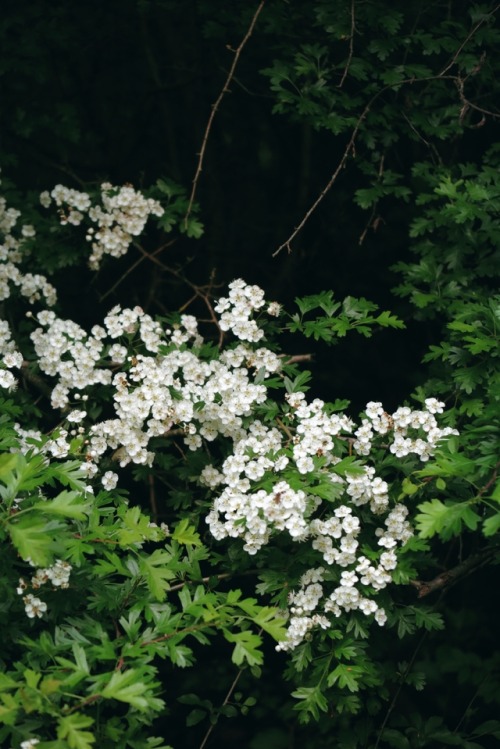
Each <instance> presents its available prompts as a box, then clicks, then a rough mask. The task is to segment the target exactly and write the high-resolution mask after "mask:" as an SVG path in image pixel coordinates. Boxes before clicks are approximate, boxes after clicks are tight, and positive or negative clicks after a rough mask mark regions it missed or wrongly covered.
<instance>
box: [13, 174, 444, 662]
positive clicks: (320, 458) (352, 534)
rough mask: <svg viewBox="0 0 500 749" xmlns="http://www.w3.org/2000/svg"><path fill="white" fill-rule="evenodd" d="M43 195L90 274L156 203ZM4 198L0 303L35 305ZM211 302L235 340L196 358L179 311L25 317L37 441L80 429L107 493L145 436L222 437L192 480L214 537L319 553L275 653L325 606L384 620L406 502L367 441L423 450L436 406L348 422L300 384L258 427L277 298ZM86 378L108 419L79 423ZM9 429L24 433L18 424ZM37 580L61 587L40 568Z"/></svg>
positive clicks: (43, 285) (87, 465)
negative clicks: (84, 324)
mask: <svg viewBox="0 0 500 749" xmlns="http://www.w3.org/2000/svg"><path fill="white" fill-rule="evenodd" d="M52 200H53V201H54V202H55V203H56V205H57V206H59V207H60V208H61V221H62V222H64V223H72V224H75V225H78V224H80V223H81V222H82V220H83V218H84V214H87V215H88V217H89V218H90V220H91V222H93V223H95V224H97V227H98V229H97V230H96V231H94V230H93V229H92V228H91V229H89V231H88V234H87V239H88V240H90V241H92V255H91V258H90V265H91V267H93V268H96V267H98V265H99V263H100V261H101V260H102V258H103V256H104V255H105V254H110V255H112V256H114V257H117V256H120V255H122V254H124V253H125V252H126V251H127V249H128V246H129V244H130V242H131V241H132V237H133V236H135V235H138V234H140V233H141V232H142V231H143V229H144V226H145V223H146V221H147V218H148V216H149V215H151V214H153V215H156V216H158V215H161V212H162V208H161V206H160V205H159V204H158V203H157V202H156V201H153V200H151V199H145V198H144V197H143V196H142V195H141V194H140V193H138V192H136V191H134V190H133V188H131V187H123V188H120V189H118V188H112V187H111V185H107V184H105V185H103V186H102V203H103V204H102V206H97V207H96V206H92V203H91V200H90V197H89V196H88V195H86V194H85V193H80V192H77V191H75V190H69V189H68V188H64V187H62V186H60V185H59V186H58V187H56V188H55V189H54V190H53V191H52V193H51V194H50V195H48V193H47V194H44V195H43V196H42V202H43V204H44V205H45V206H48V205H49V204H50V203H51V201H52ZM2 206H3V217H2V222H1V227H2V232H3V234H4V235H5V239H4V245H3V247H2V265H1V266H0V267H1V272H2V277H1V278H0V284H1V288H2V290H3V291H2V294H3V297H4V298H5V297H7V296H8V293H9V282H10V284H11V285H14V286H17V287H18V288H19V291H20V293H21V294H22V295H23V296H25V297H27V298H28V300H29V301H30V302H34V301H35V300H41V299H43V300H44V301H45V303H46V304H47V306H52V305H53V304H54V302H55V291H54V289H53V288H52V287H51V286H50V284H49V283H48V282H47V281H46V279H44V278H42V277H41V276H31V275H29V274H24V275H23V274H22V272H21V271H20V270H19V268H18V265H17V264H18V263H19V262H20V260H21V259H22V251H21V247H22V237H25V236H31V235H32V234H33V231H32V228H31V227H21V231H20V234H21V236H20V238H19V239H15V238H14V236H13V230H14V229H15V226H16V221H17V219H18V217H19V216H18V214H17V213H16V212H13V211H12V210H10V209H7V208H6V207H5V205H3V204H2ZM214 309H215V312H216V314H217V315H218V325H219V327H220V329H221V330H223V331H224V332H228V333H231V334H232V336H234V338H236V339H237V340H238V341H239V342H238V343H237V344H236V345H230V346H228V347H227V348H225V349H224V350H222V351H220V353H219V355H218V356H217V357H215V358H212V359H209V360H207V359H206V358H204V357H203V356H202V355H201V354H200V351H201V348H202V344H203V339H202V337H201V335H200V333H199V331H198V325H197V320H196V319H195V318H194V317H192V316H190V315H181V316H180V322H179V324H178V325H177V326H176V327H175V328H167V327H164V326H162V325H160V324H159V323H158V322H156V321H155V320H154V319H153V318H152V317H151V316H149V315H148V314H146V313H145V312H144V311H143V310H142V309H141V308H140V307H135V308H133V309H122V308H121V307H119V306H116V307H114V308H113V309H112V310H111V311H110V312H109V313H108V315H107V316H106V317H105V318H104V320H103V324H102V325H95V326H94V327H93V328H92V329H91V330H90V332H89V333H87V332H86V331H85V330H84V329H82V328H81V327H80V326H79V325H77V324H76V323H74V322H72V321H71V320H64V319H61V318H59V317H58V316H57V315H56V314H55V313H54V312H53V311H50V310H48V309H44V310H42V311H40V312H38V313H36V314H33V315H32V320H33V321H34V323H35V325H36V327H35V328H34V330H33V331H32V333H31V341H32V344H33V350H34V352H35V354H36V358H37V363H38V367H39V369H40V371H41V372H42V373H43V374H44V375H46V376H47V377H48V378H49V379H51V380H52V382H53V387H52V393H51V403H52V406H53V408H54V409H63V410H64V412H65V413H64V418H65V422H66V425H65V426H64V428H63V429H60V430H59V432H58V434H57V436H55V437H54V438H53V439H52V440H50V441H49V442H48V443H47V444H46V445H45V448H44V449H45V451H46V452H47V453H48V454H50V455H52V456H53V457H57V458H64V457H66V456H67V455H68V454H69V452H70V443H71V440H72V438H74V437H75V436H76V435H84V436H85V442H84V444H85V455H86V460H85V461H84V462H83V464H82V470H83V471H84V473H85V475H86V476H87V478H88V479H89V481H92V480H100V481H101V483H102V485H103V486H104V487H105V488H106V489H113V488H114V487H115V486H116V484H117V481H118V475H117V474H116V473H115V472H114V471H110V470H103V468H101V466H105V467H106V466H107V465H108V463H109V456H110V455H113V458H114V461H115V462H116V463H117V464H119V465H120V466H121V467H124V466H126V465H127V464H129V463H133V464H146V465H149V466H151V465H152V464H153V463H154V458H155V452H154V448H152V443H154V440H155V438H156V437H161V436H165V435H168V433H169V432H170V431H171V430H172V429H179V428H180V429H181V430H182V433H183V437H182V440H183V442H184V444H185V446H186V447H187V448H189V450H192V451H196V450H201V449H203V445H204V443H211V442H214V441H216V440H218V439H221V440H224V441H225V442H227V443H228V444H229V445H230V451H229V454H228V455H227V457H225V459H224V460H223V462H222V463H221V464H220V465H212V464H210V463H209V464H207V465H206V467H205V468H204V469H203V470H202V472H201V474H200V477H199V481H200V483H201V484H203V485H204V486H206V487H208V488H209V489H210V491H211V493H212V495H215V496H214V499H213V504H212V509H211V510H210V511H209V512H208V514H207V516H206V523H207V524H208V527H209V529H210V532H211V534H212V535H213V537H214V538H215V539H217V540H222V539H242V541H243V548H244V550H245V551H246V552H247V553H248V554H251V555H254V554H257V553H258V552H259V550H260V549H262V547H263V546H265V545H267V544H269V543H271V542H272V539H273V537H275V536H276V535H277V534H279V533H284V534H286V535H287V536H288V537H289V538H290V540H291V541H293V542H296V543H298V544H300V545H301V548H302V547H303V545H304V544H309V545H310V547H311V548H312V549H314V550H315V551H316V552H317V555H318V562H319V565H318V567H315V568H311V569H308V570H306V571H304V573H303V575H302V577H301V579H300V587H299V589H298V590H296V591H293V592H291V593H290V594H289V624H288V634H287V639H286V640H285V641H283V642H281V643H280V644H279V645H278V648H279V649H283V650H289V649H292V648H294V647H296V646H297V645H298V644H299V643H300V642H301V641H302V640H303V638H304V636H305V634H306V633H307V632H308V631H309V630H310V629H311V628H312V627H315V626H319V627H322V628H327V627H329V626H330V622H331V618H332V616H333V617H338V616H339V615H340V614H341V613H342V612H348V611H352V610H359V611H361V612H362V613H363V614H366V615H369V616H371V615H374V617H375V619H376V621H377V622H378V623H379V624H383V623H384V622H385V620H386V614H385V611H384V609H383V608H381V607H379V605H378V604H377V602H376V598H377V593H378V591H380V590H382V589H383V588H385V587H386V586H387V585H388V584H389V583H390V582H391V580H392V575H391V572H392V571H393V570H394V569H395V568H396V567H397V549H398V548H400V547H402V546H404V544H405V543H406V542H407V541H408V539H409V538H410V537H411V536H412V530H411V523H410V521H409V520H408V509H407V507H406V506H405V505H404V504H402V503H399V502H396V503H394V502H393V501H391V499H390V490H389V486H388V483H387V482H386V481H385V480H383V479H382V478H381V477H380V476H378V475H377V473H376V466H374V465H372V461H371V455H372V451H374V450H375V449H380V445H381V444H383V448H384V450H385V451H389V452H390V453H392V454H393V455H394V456H395V457H397V458H400V459H404V458H405V457H406V456H408V455H411V454H413V455H416V456H418V458H419V459H420V460H421V461H426V460H428V459H429V457H430V456H432V454H433V451H434V450H435V448H436V446H437V444H438V443H439V442H440V441H441V440H442V439H444V438H445V437H447V436H448V435H450V434H452V433H455V432H454V430H452V429H450V428H444V429H442V428H440V427H439V425H438V422H437V419H436V414H438V413H440V412H442V410H443V404H442V403H440V402H438V401H437V400H436V399H434V398H428V399H426V401H425V405H424V408H423V410H411V409H410V408H408V407H402V408H399V409H398V410H397V411H396V412H395V413H393V414H392V415H389V414H388V413H386V412H385V411H384V409H383V406H382V404H381V403H376V402H371V403H368V404H367V407H366V409H365V414H364V417H363V418H362V422H361V424H360V425H359V426H357V425H356V424H355V423H354V422H353V421H352V419H351V418H349V417H348V416H347V415H345V414H338V413H329V410H328V407H327V405H326V404H325V403H324V402H323V401H321V400H319V399H315V400H313V401H311V402H308V400H307V398H306V395H305V393H304V392H302V391H300V390H299V391H294V392H289V393H287V394H286V396H285V399H284V401H283V402H282V403H281V404H280V416H279V418H278V417H276V419H275V421H274V423H272V424H268V423H263V422H262V421H261V420H260V418H259V414H260V413H261V411H262V405H263V404H264V403H265V402H266V400H267V399H268V398H269V397H270V391H268V389H267V387H266V379H268V378H269V377H270V376H271V375H275V374H276V373H278V374H279V373H280V371H281V364H282V358H280V357H279V356H278V355H277V354H276V353H275V352H274V351H272V350H271V349H269V348H266V347H265V346H262V345H261V342H262V341H263V340H265V320H266V317H267V316H271V317H276V316H279V314H280V312H281V309H280V306H279V305H278V304H277V303H275V302H271V303H268V302H266V300H265V294H264V291H263V290H262V289H260V288H259V287H257V286H254V285H249V284H247V283H245V282H244V281H243V280H241V279H237V280H235V281H233V282H232V283H230V284H229V294H228V295H227V297H223V298H221V299H219V301H218V303H217V304H216V306H215V308H214ZM1 326H2V327H1V331H2V342H1V353H2V356H3V359H2V369H1V370H0V373H1V374H0V377H1V379H0V384H1V385H2V386H3V387H4V388H7V389H9V388H13V387H15V377H14V374H13V373H12V372H11V370H12V369H15V368H19V367H20V366H21V364H22V355H21V353H20V352H19V351H17V350H16V349H15V346H14V344H13V342H12V338H11V336H10V331H9V328H8V325H7V323H6V322H5V321H2V322H1ZM98 387H108V388H110V389H111V393H112V404H113V410H114V416H113V417H112V418H108V419H105V420H103V421H100V422H97V423H91V422H90V420H89V418H88V412H87V410H86V404H87V401H88V399H89V398H92V393H93V392H95V388H98ZM75 405H77V406H78V407H77V408H75V407H74V406H75ZM19 435H20V437H23V436H24V432H23V429H22V426H21V425H20V426H19ZM346 450H348V451H349V454H350V457H349V458H348V459H347V462H346V459H345V454H346ZM343 456H344V457H343ZM354 458H356V460H353V459H354ZM325 499H326V501H325ZM367 514H369V515H370V516H371V518H370V523H371V525H367V523H366V517H367ZM365 526H366V527H365ZM366 528H370V529H371V531H372V533H371V538H370V540H369V542H367V540H366V539H365V538H364V537H363V536H364V535H365V534H366ZM367 554H368V555H367ZM57 564H64V563H63V562H58V563H57ZM37 575H38V579H39V580H41V579H50V580H51V581H52V584H53V585H54V584H60V583H57V582H54V580H55V579H56V578H55V577H54V575H55V573H53V574H52V573H51V572H50V570H42V571H40V570H38V572H37ZM35 577H36V576H35ZM32 585H33V583H32ZM24 600H25V602H26V612H27V614H28V616H34V615H37V616H41V615H42V613H43V612H44V611H45V609H46V606H45V604H43V603H41V602H40V601H39V599H37V598H34V597H33V596H32V595H30V594H28V595H26V596H25V598H24Z"/></svg>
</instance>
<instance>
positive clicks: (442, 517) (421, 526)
mask: <svg viewBox="0 0 500 749" xmlns="http://www.w3.org/2000/svg"><path fill="white" fill-rule="evenodd" d="M418 509H419V510H420V511H421V512H420V513H419V514H418V515H417V516H416V518H415V522H416V526H417V529H418V532H419V534H420V536H421V537H422V538H432V536H435V535H440V536H441V537H442V538H443V539H444V540H445V541H446V540H448V539H450V538H451V537H452V536H456V535H458V534H459V533H460V532H461V531H462V524H464V525H466V526H467V528H469V529H470V530H476V528H477V525H478V523H479V521H480V517H479V515H478V514H477V513H476V512H475V511H474V510H473V509H472V508H471V506H470V503H469V502H446V503H443V502H441V500H439V499H432V500H430V502H424V503H423V504H421V505H419V508H418Z"/></svg>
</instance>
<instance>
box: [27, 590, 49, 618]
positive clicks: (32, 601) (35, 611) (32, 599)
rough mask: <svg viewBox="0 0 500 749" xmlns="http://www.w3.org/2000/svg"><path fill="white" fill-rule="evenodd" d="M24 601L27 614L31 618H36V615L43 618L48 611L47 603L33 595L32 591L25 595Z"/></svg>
mask: <svg viewBox="0 0 500 749" xmlns="http://www.w3.org/2000/svg"><path fill="white" fill-rule="evenodd" d="M23 601H24V608H25V611H26V614H27V615H28V617H29V618H30V619H34V618H35V616H37V617H38V618H39V619H41V617H42V616H43V615H44V613H45V612H46V611H47V604H46V603H44V601H41V600H40V599H39V598H36V596H33V595H31V593H29V594H28V595H27V596H24V598H23Z"/></svg>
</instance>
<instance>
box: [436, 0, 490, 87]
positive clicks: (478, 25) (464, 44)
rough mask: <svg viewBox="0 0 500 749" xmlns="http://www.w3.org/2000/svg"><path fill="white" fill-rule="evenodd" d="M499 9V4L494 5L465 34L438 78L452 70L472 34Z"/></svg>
mask: <svg viewBox="0 0 500 749" xmlns="http://www.w3.org/2000/svg"><path fill="white" fill-rule="evenodd" d="M499 8H500V3H499V4H498V5H496V6H495V7H494V8H493V10H491V11H490V12H489V13H486V15H484V16H483V17H482V18H481V20H480V21H478V22H477V23H476V25H475V26H474V27H473V28H472V29H471V30H470V32H469V33H468V34H467V36H466V37H465V39H464V40H463V42H462V44H461V45H460V46H459V48H458V49H457V51H456V52H455V54H454V55H453V57H452V58H451V60H450V62H449V63H448V64H447V65H446V67H444V68H443V69H442V71H441V72H440V73H439V75H438V77H439V78H441V77H442V76H444V75H445V73H447V72H448V70H450V68H452V67H453V66H454V64H455V63H456V61H457V60H458V56H459V54H460V52H461V51H462V50H463V48H464V47H465V46H466V45H467V44H468V43H469V42H470V40H471V39H472V37H473V36H474V34H475V33H476V32H477V31H478V30H479V29H480V28H481V26H482V25H483V23H485V22H486V20H487V19H488V18H489V17H490V16H494V15H495V13H496V12H497V10H498V9H499Z"/></svg>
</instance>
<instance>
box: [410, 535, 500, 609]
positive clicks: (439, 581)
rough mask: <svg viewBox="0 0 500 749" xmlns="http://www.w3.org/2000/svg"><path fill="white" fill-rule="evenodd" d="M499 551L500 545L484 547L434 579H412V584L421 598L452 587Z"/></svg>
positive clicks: (486, 562) (489, 560)
mask: <svg viewBox="0 0 500 749" xmlns="http://www.w3.org/2000/svg"><path fill="white" fill-rule="evenodd" d="M498 551H500V548H499V547H498V546H494V547H489V548H487V549H483V550H482V551H480V552H478V553H477V554H472V555H471V556H470V557H469V558H468V559H466V560H465V561H464V562H461V563H460V564H457V566H456V567H453V568H452V569H451V570H445V572H441V574H439V575H438V576H437V577H435V578H434V579H433V580H429V581H428V582H423V581H422V580H410V585H413V587H414V588H416V589H417V591H418V597H419V598H424V597H425V596H428V595H429V594H430V593H434V591H436V590H441V589H442V588H449V587H451V586H452V585H453V584H454V583H456V582H457V581H458V580H459V579H460V578H462V577H465V576H466V575H470V574H471V573H472V572H475V571H476V570H478V569H480V568H481V567H484V566H485V565H486V564H488V563H489V562H491V560H492V559H493V558H494V557H495V556H496V554H497V553H498Z"/></svg>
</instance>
